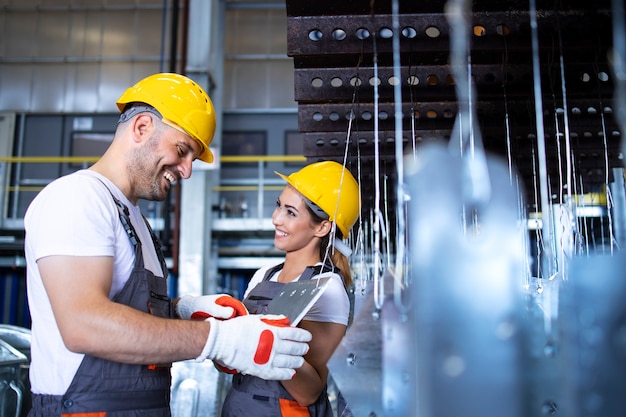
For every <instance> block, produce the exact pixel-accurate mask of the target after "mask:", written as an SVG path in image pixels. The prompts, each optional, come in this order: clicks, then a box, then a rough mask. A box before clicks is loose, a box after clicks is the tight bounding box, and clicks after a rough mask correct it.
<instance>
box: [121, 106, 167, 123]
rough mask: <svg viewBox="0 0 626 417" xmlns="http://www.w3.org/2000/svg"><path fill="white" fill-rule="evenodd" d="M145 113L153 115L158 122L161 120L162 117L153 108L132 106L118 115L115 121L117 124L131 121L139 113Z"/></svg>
mask: <svg viewBox="0 0 626 417" xmlns="http://www.w3.org/2000/svg"><path fill="white" fill-rule="evenodd" d="M146 112H148V113H152V114H154V115H155V116H157V117H158V118H159V120H162V119H163V116H161V113H159V112H158V110H157V109H155V108H154V107H152V106H144V105H139V106H133V107H130V108H128V109H126V110H125V111H124V112H123V113H122V114H120V118H119V120H118V121H117V123H118V124H120V123H124V122H126V121H128V120H130V119H132V118H133V117H135V116H136V115H138V114H139V113H146Z"/></svg>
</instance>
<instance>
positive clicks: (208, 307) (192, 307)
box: [176, 294, 248, 320]
mask: <svg viewBox="0 0 626 417" xmlns="http://www.w3.org/2000/svg"><path fill="white" fill-rule="evenodd" d="M176 313H177V314H178V317H180V318H181V319H185V320H189V319H191V320H204V319H207V318H209V317H215V318H218V319H231V318H233V317H235V316H244V315H246V314H248V310H246V307H245V306H244V305H243V303H242V302H241V301H239V300H237V299H236V298H233V297H231V296H230V295H228V294H214V295H201V296H199V297H195V296H193V295H184V296H182V297H181V298H180V299H179V300H178V304H176Z"/></svg>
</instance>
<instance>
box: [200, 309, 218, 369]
mask: <svg viewBox="0 0 626 417" xmlns="http://www.w3.org/2000/svg"><path fill="white" fill-rule="evenodd" d="M205 321H208V322H209V323H211V329H210V330H209V336H208V337H207V339H206V343H205V344H204V348H203V349H202V353H200V356H198V357H197V358H196V362H203V361H204V360H206V359H217V358H215V357H214V356H215V353H216V352H215V342H216V340H217V337H218V333H219V331H220V329H219V327H220V324H221V323H220V322H219V321H218V320H215V319H214V318H213V317H209V318H208V319H206V320H205Z"/></svg>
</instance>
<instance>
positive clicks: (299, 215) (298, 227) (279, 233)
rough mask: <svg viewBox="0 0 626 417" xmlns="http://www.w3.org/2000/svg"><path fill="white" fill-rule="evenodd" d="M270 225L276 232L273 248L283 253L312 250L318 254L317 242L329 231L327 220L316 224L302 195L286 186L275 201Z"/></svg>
mask: <svg viewBox="0 0 626 417" xmlns="http://www.w3.org/2000/svg"><path fill="white" fill-rule="evenodd" d="M272 224H273V225H274V227H275V229H276V231H275V234H274V246H276V248H277V249H280V250H282V251H285V252H295V251H300V250H314V251H315V253H318V252H319V248H318V245H319V241H320V239H319V238H321V237H322V236H324V235H326V234H327V233H328V232H329V231H330V223H329V222H328V221H327V220H324V221H322V223H319V224H316V223H315V222H313V219H312V217H311V214H310V213H309V209H308V208H307V206H306V203H305V202H304V200H303V197H302V195H301V194H300V193H299V192H297V191H296V190H295V189H294V188H293V187H291V186H287V187H285V189H284V190H283V192H282V193H281V194H280V196H279V197H278V200H277V201H276V208H275V209H274V213H273V214H272Z"/></svg>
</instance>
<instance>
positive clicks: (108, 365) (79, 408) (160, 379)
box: [28, 197, 173, 417]
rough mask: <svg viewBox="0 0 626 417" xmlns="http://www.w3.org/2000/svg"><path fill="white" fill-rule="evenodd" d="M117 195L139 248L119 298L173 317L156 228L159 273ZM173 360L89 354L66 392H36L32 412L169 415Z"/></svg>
mask: <svg viewBox="0 0 626 417" xmlns="http://www.w3.org/2000/svg"><path fill="white" fill-rule="evenodd" d="M113 199H114V200H115V203H116V204H117V206H118V210H119V212H120V220H121V221H122V224H123V225H124V228H125V230H126V232H127V234H128V236H129V238H130V240H131V242H132V244H133V246H134V249H135V265H134V268H133V271H132V273H131V275H130V277H129V279H128V281H127V282H126V284H125V285H124V287H123V288H122V289H121V290H120V292H119V293H117V294H116V295H115V297H114V298H113V301H115V302H117V303H120V304H124V305H127V306H130V307H133V308H135V309H137V310H141V311H143V312H146V313H150V314H152V315H155V316H158V317H173V309H172V303H171V300H170V298H169V297H168V295H167V267H166V266H165V259H164V257H163V254H162V253H161V250H160V248H161V246H160V243H159V241H158V238H157V237H156V236H155V235H154V233H153V232H152V230H150V232H151V234H152V237H153V241H154V246H155V248H156V250H157V252H158V256H159V259H160V260H161V264H162V268H163V277H157V276H155V275H154V274H153V273H152V272H150V271H149V270H147V269H146V268H145V267H144V260H143V254H142V251H141V247H142V245H141V242H140V241H139V238H138V236H137V234H136V233H135V230H134V228H133V226H132V224H131V223H130V217H129V215H128V208H127V207H126V206H124V204H123V203H122V202H120V201H119V200H118V199H116V198H115V197H113ZM146 224H147V222H146ZM148 228H150V226H149V225H148ZM170 366H171V364H165V365H129V364H124V363H117V362H111V361H108V360H105V359H99V358H96V357H93V356H89V355H85V357H84V358H83V361H82V362H81V364H80V366H79V368H78V370H77V372H76V375H75V376H74V379H73V380H72V382H71V384H70V386H69V388H68V389H67V392H66V393H65V394H64V395H42V394H33V404H32V409H31V410H30V412H29V414H28V417H50V416H68V417H69V416H73V417H83V416H89V417H105V416H107V417H138V416H153V417H169V416H170V415H171V412H170V383H171V375H170Z"/></svg>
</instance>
